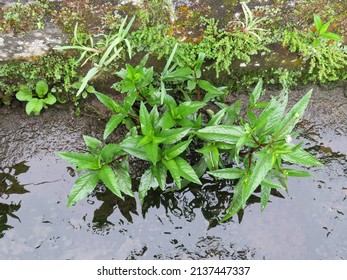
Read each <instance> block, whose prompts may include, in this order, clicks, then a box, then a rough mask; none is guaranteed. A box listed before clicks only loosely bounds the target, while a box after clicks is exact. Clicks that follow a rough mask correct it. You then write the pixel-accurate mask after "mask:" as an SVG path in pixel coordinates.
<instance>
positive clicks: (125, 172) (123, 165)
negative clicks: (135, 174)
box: [115, 158, 134, 197]
mask: <svg viewBox="0 0 347 280" xmlns="http://www.w3.org/2000/svg"><path fill="white" fill-rule="evenodd" d="M129 170H130V167H129V160H128V159H127V158H126V159H124V160H122V161H121V162H120V164H118V166H117V172H116V173H115V175H116V177H117V186H118V188H119V189H120V191H121V192H122V193H124V194H126V195H128V196H131V197H134V192H133V190H132V183H131V177H130V174H129Z"/></svg>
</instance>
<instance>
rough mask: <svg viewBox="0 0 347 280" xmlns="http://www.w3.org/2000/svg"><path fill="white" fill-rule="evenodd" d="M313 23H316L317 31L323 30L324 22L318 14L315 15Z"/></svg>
mask: <svg viewBox="0 0 347 280" xmlns="http://www.w3.org/2000/svg"><path fill="white" fill-rule="evenodd" d="M313 21H314V25H315V26H316V29H317V30H318V31H319V30H320V29H321V28H322V25H323V21H322V20H321V18H320V17H319V16H318V15H316V14H314V15H313Z"/></svg>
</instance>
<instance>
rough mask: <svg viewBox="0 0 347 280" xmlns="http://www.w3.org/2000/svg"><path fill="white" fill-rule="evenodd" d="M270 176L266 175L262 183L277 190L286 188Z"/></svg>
mask: <svg viewBox="0 0 347 280" xmlns="http://www.w3.org/2000/svg"><path fill="white" fill-rule="evenodd" d="M269 177H270V176H266V177H265V178H264V180H263V181H262V182H261V185H262V186H266V187H268V188H271V189H277V190H286V188H285V187H283V186H282V185H280V184H277V183H276V182H274V181H273V180H272V179H270V178H269Z"/></svg>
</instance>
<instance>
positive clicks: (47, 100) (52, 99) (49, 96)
mask: <svg viewBox="0 0 347 280" xmlns="http://www.w3.org/2000/svg"><path fill="white" fill-rule="evenodd" d="M43 102H45V103H46V104H48V105H53V104H54V103H55V102H57V98H56V97H55V96H54V95H53V94H52V93H48V94H47V97H46V98H45V99H43Z"/></svg>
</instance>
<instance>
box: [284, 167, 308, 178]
mask: <svg viewBox="0 0 347 280" xmlns="http://www.w3.org/2000/svg"><path fill="white" fill-rule="evenodd" d="M283 174H284V175H285V176H286V177H312V175H311V174H310V173H308V172H307V171H303V170H295V169H289V168H285V169H283Z"/></svg>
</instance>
